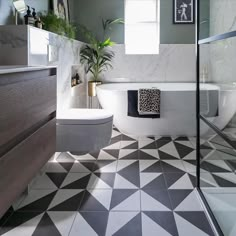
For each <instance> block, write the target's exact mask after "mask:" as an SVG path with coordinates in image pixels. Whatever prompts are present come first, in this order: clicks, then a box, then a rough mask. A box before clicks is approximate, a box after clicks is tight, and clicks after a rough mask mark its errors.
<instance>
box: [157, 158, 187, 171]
mask: <svg viewBox="0 0 236 236" xmlns="http://www.w3.org/2000/svg"><path fill="white" fill-rule="evenodd" d="M161 166H162V169H163V172H185V168H184V166H183V163H182V161H180V160H165V161H162V162H161Z"/></svg>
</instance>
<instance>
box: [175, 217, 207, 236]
mask: <svg viewBox="0 0 236 236" xmlns="http://www.w3.org/2000/svg"><path fill="white" fill-rule="evenodd" d="M174 217H175V221H176V224H177V228H178V232H179V235H181V236H189V235H197V236H209V235H208V234H206V233H205V232H203V231H202V230H200V229H199V228H197V227H196V226H194V225H193V224H191V223H190V222H188V221H187V220H185V219H184V218H182V217H180V216H179V215H178V214H176V213H174Z"/></svg>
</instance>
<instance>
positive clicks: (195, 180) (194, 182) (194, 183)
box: [188, 174, 206, 187]
mask: <svg viewBox="0 0 236 236" xmlns="http://www.w3.org/2000/svg"><path fill="white" fill-rule="evenodd" d="M188 176H189V179H190V181H191V183H192V185H193V187H197V177H196V176H193V175H191V174H188ZM203 187H206V186H203Z"/></svg>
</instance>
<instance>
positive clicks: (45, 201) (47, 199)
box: [18, 191, 57, 212]
mask: <svg viewBox="0 0 236 236" xmlns="http://www.w3.org/2000/svg"><path fill="white" fill-rule="evenodd" d="M56 193H57V191H55V192H53V193H50V194H48V195H46V196H44V197H42V198H40V199H38V200H36V201H34V202H32V203H30V204H28V205H26V206H24V207H22V208H20V209H18V211H32V212H37V211H38V212H44V211H46V210H47V209H48V206H49V204H50V203H51V201H52V200H53V198H54V196H55V195H56Z"/></svg>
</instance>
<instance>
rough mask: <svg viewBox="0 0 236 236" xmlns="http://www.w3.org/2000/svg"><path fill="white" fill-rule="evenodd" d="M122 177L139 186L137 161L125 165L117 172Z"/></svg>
mask: <svg viewBox="0 0 236 236" xmlns="http://www.w3.org/2000/svg"><path fill="white" fill-rule="evenodd" d="M118 173H119V174H120V175H121V176H122V177H124V178H125V179H127V180H128V181H129V182H131V183H132V184H134V185H136V186H137V187H139V186H140V179H139V162H138V161H136V162H134V163H133V164H131V165H129V166H127V167H125V168H124V169H122V170H120V171H119V172H118Z"/></svg>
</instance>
